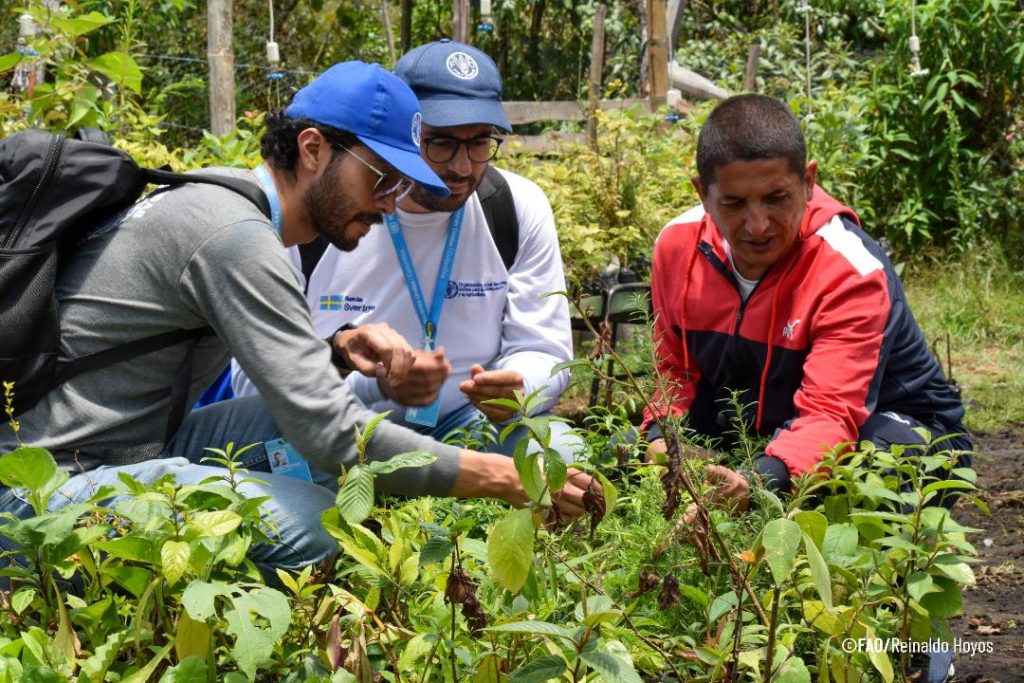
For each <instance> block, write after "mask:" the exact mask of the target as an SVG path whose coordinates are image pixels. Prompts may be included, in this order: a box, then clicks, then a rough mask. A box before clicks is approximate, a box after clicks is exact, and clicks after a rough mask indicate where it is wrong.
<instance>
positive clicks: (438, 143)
mask: <svg viewBox="0 0 1024 683" xmlns="http://www.w3.org/2000/svg"><path fill="white" fill-rule="evenodd" d="M502 142H504V140H503V139H502V138H499V137H498V136H496V135H481V136H480V137H476V138H470V139H469V140H462V139H460V138H452V137H448V136H437V137H431V138H424V140H423V144H425V145H426V149H427V159H429V160H430V161H433V162H434V163H435V164H444V163H447V162H449V161H451V160H452V159H454V158H455V155H456V154H458V153H459V147H462V146H463V145H465V147H466V154H467V155H468V156H469V160H470V161H472V162H473V163H474V164H485V163H487V162H488V161H490V160H491V159H493V158H494V157H496V156H498V148H499V147H501V143H502Z"/></svg>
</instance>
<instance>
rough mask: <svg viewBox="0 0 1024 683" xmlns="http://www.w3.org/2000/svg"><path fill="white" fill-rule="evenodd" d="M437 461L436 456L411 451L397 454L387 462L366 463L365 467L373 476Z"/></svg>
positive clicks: (425, 452)
mask: <svg viewBox="0 0 1024 683" xmlns="http://www.w3.org/2000/svg"><path fill="white" fill-rule="evenodd" d="M435 460H437V456H436V455H434V454H433V453H428V452H427V451H411V452H409V453H399V454H398V455H396V456H393V457H391V458H388V459H387V460H374V461H372V462H369V463H367V467H369V468H370V471H371V472H373V473H374V474H391V473H392V472H394V471H395V470H400V469H402V468H404V467H424V466H426V465H429V464H430V463H432V462H434V461H435Z"/></svg>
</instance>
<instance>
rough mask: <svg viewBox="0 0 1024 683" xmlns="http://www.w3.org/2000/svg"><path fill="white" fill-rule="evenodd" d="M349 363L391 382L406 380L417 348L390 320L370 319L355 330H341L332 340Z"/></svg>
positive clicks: (363, 372) (397, 382)
mask: <svg viewBox="0 0 1024 683" xmlns="http://www.w3.org/2000/svg"><path fill="white" fill-rule="evenodd" d="M331 343H332V344H333V345H334V348H335V349H337V351H338V353H340V354H341V355H342V356H343V357H344V358H345V361H346V362H347V363H348V364H349V367H351V368H353V369H354V370H356V371H358V372H360V373H362V374H363V375H366V376H367V377H378V378H380V377H381V376H382V375H383V377H384V379H383V381H384V382H385V383H386V384H387V385H389V386H392V387H393V386H396V385H398V384H400V383H401V382H402V380H403V379H404V378H405V376H406V374H408V372H409V369H410V368H411V367H412V364H413V349H412V347H411V346H409V342H407V341H406V340H405V337H403V336H402V335H401V334H399V333H398V331H397V330H395V329H394V328H392V327H391V326H390V325H388V324H387V323H368V324H366V325H360V326H359V327H357V328H355V329H354V330H340V331H338V332H337V333H336V334H335V335H334V339H332V340H331Z"/></svg>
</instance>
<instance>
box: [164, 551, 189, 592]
mask: <svg viewBox="0 0 1024 683" xmlns="http://www.w3.org/2000/svg"><path fill="white" fill-rule="evenodd" d="M191 555H192V549H191V548H190V547H189V545H188V543H185V542H184V541H167V542H166V543H164V545H163V547H162V548H160V569H161V570H162V571H163V573H164V578H165V579H167V583H168V584H170V585H173V584H175V583H177V581H178V579H180V578H181V576H182V574H184V573H185V570H186V569H188V561H189V557H190V556H191Z"/></svg>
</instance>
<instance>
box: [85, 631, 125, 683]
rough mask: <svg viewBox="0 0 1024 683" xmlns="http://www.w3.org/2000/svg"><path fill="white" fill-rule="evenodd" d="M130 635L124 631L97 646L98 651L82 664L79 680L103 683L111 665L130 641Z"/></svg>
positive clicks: (111, 635) (108, 636) (107, 638)
mask: <svg viewBox="0 0 1024 683" xmlns="http://www.w3.org/2000/svg"><path fill="white" fill-rule="evenodd" d="M128 633H129V632H128V631H127V630H124V631H118V632H117V633H113V634H109V635H107V637H106V639H105V642H103V643H102V644H100V645H97V646H96V651H95V652H93V654H92V655H91V656H89V658H88V659H86V660H84V661H83V662H82V669H81V672H80V674H79V680H81V679H82V678H84V679H85V680H87V681H88V682H89V683H102V681H103V680H104V679H105V678H106V676H107V670H108V669H109V668H110V665H111V664H113V663H114V660H115V659H117V655H118V653H119V652H120V651H121V646H122V645H124V642H125V640H127V639H128Z"/></svg>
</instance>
